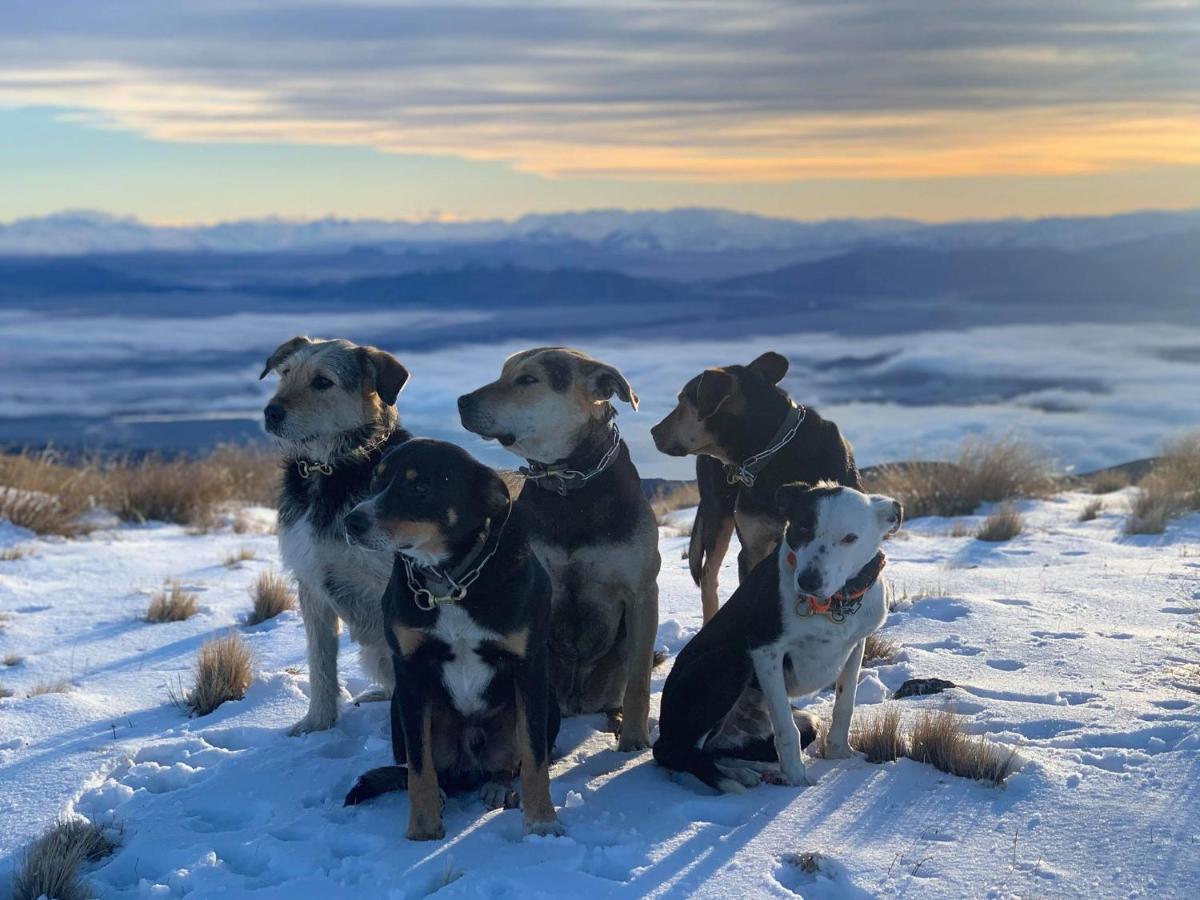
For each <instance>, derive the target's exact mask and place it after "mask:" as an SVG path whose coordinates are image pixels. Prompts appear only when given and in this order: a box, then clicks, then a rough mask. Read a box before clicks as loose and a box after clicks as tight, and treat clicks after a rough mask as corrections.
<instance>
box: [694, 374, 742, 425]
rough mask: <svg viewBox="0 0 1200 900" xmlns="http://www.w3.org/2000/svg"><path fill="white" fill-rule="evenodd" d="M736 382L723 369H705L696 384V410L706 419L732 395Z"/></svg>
mask: <svg viewBox="0 0 1200 900" xmlns="http://www.w3.org/2000/svg"><path fill="white" fill-rule="evenodd" d="M736 386H737V385H736V382H735V381H734V378H733V376H732V375H730V374H729V373H728V372H726V371H725V370H724V369H705V370H704V371H703V372H701V373H700V383H699V384H698V385H696V412H697V413H698V414H699V415H700V418H701V420H703V419H707V418H708V417H709V416H711V415H712V414H713V413H715V412H716V411H717V410H718V409H720V408H721V405H722V404H723V403H725V401H726V400H728V399H730V398H731V397H732V396H733V391H734V388H735V387H736Z"/></svg>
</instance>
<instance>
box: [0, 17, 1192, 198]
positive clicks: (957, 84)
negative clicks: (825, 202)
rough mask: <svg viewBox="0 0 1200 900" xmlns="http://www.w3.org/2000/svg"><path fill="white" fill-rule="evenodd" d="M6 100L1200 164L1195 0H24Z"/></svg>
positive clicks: (602, 171) (566, 144) (932, 161)
mask: <svg viewBox="0 0 1200 900" xmlns="http://www.w3.org/2000/svg"><path fill="white" fill-rule="evenodd" d="M0 104H4V105H43V106H56V107H64V108H70V109H75V110H83V111H85V113H86V114H88V115H91V116H95V117H96V121H97V122H99V123H102V124H107V125H110V126H115V127H121V128H128V129H133V130H136V131H139V132H142V133H145V134H147V135H150V136H152V137H155V138H159V139H164V140H170V141H214V140H215V141H242V142H245V141H288V142H303V143H316V144H347V145H358V146H369V147H373V148H377V149H381V150H385V151H389V152H395V153H419V154H448V155H455V156H461V157H465V158H468V159H481V160H494V161H502V162H505V163H509V164H511V165H513V166H515V167H516V168H518V169H522V170H525V171H531V172H536V173H539V174H543V175H548V176H561V177H571V176H591V175H594V176H619V177H622V178H636V177H650V178H657V179H663V178H667V179H673V178H678V179H695V180H739V181H740V180H746V181H761V180H774V179H795V178H896V177H929V176H931V175H932V176H937V175H979V174H1035V173H1064V172H1073V173H1074V172H1090V171H1108V170H1120V169H1128V168H1137V167H1142V166H1150V165H1164V164H1185V165H1188V164H1200V114H1198V109H1200V5H1198V4H1197V3H1195V2H1182V0H1181V2H1136V0H1073V2H1063V3H1055V4H1047V3H1045V2H1041V0H1038V2H1034V0H1001V2H993V3H988V4H977V3H959V2H954V0H944V2H942V0H938V2H935V0H861V2H860V0H845V2H825V3H806V2H772V0H741V2H739V0H716V2H709V0H684V2H671V0H663V2H657V0H656V2H650V0H609V2H583V0H547V2H522V3H493V2H486V0H477V2H474V3H462V2H456V0H440V2H426V3H416V2H385V0H354V2H339V3H332V2H315V0H290V2H284V0H267V2H261V0H206V2H203V3H201V2H196V3H190V4H186V5H185V4H175V3H170V4H167V3H161V2H156V0H113V2H105V3H96V2H94V0H64V2H55V3H46V2H44V0H7V2H6V3H5V4H4V5H3V7H0Z"/></svg>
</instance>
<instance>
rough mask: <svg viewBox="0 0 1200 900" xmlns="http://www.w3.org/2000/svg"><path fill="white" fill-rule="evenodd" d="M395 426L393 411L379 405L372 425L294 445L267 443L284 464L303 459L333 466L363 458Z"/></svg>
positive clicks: (284, 441)
mask: <svg viewBox="0 0 1200 900" xmlns="http://www.w3.org/2000/svg"><path fill="white" fill-rule="evenodd" d="M399 423H400V416H399V414H398V413H397V412H396V408H395V407H394V406H382V405H381V406H380V409H379V415H378V416H377V417H376V418H375V419H374V421H371V422H366V423H364V424H362V425H359V426H358V427H357V428H351V429H349V430H348V431H339V432H336V433H334V434H329V435H318V436H316V437H312V438H306V439H303V440H298V441H297V440H292V439H290V438H282V437H279V436H278V435H272V436H271V442H272V443H273V444H274V445H275V448H276V449H277V450H278V451H279V453H280V455H281V456H282V457H283V459H284V461H285V462H294V461H296V460H298V459H303V460H307V461H308V462H315V463H328V464H329V465H337V464H338V463H339V462H344V461H346V460H348V459H354V458H356V457H360V456H363V455H364V454H365V453H366V452H368V451H369V450H370V448H371V447H374V446H375V445H376V444H378V443H381V442H383V441H384V440H386V439H387V437H388V435H390V434H391V433H392V432H393V431H395V430H396V428H397V426H398V425H399Z"/></svg>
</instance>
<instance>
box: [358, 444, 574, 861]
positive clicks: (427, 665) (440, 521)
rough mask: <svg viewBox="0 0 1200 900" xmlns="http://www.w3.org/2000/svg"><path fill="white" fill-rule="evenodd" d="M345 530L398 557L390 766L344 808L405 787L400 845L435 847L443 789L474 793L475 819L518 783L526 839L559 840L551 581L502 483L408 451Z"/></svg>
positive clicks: (454, 453)
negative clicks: (553, 769) (553, 790)
mask: <svg viewBox="0 0 1200 900" xmlns="http://www.w3.org/2000/svg"><path fill="white" fill-rule="evenodd" d="M345 527H346V536H347V539H348V540H349V541H350V542H351V543H352V544H354V545H356V546H358V547H363V548H366V549H368V550H374V551H381V552H380V553H379V555H380V556H383V555H385V554H386V555H387V557H388V558H394V565H393V567H392V578H391V581H390V582H389V584H388V587H387V591H386V593H385V594H384V596H383V617H384V621H385V623H386V632H387V640H388V645H389V646H390V647H391V651H392V663H393V665H394V667H395V682H396V690H395V693H394V694H393V695H392V708H391V727H392V754H393V757H394V759H395V762H396V765H394V766H384V767H382V768H379V769H373V770H371V771H370V772H367V773H366V774H365V775H363V776H362V777H361V778H360V779H359V780H358V783H357V784H356V785H355V786H354V788H353V789H352V790H351V791H350V793H349V795H348V796H347V797H346V805H347V806H352V805H355V804H358V803H361V802H363V801H365V800H368V799H370V798H372V797H375V796H378V795H379V794H382V793H384V792H386V791H390V790H402V789H405V788H407V790H408V793H409V798H410V801H411V806H410V812H409V824H408V837H409V838H411V839H412V840H436V839H438V838H441V837H443V836H444V834H445V830H444V828H443V826H442V806H441V796H440V790H441V789H445V790H447V791H463V790H473V789H476V788H480V789H482V790H481V797H482V800H483V802H484V805H485V806H487V807H489V808H492V809H497V808H500V807H511V806H513V805H514V800H515V797H514V795H513V792H512V790H511V788H510V784H511V782H512V779H513V778H514V777H515V776H516V775H517V774H518V773H519V774H520V777H521V797H520V801H521V807H522V809H523V810H524V814H525V830H526V831H527V832H532V833H537V834H561V833H562V828H561V826H560V825H559V823H558V818H557V816H556V815H555V812H554V805H553V803H552V802H551V800H550V775H549V766H550V750H551V747H552V746H553V744H554V739H555V737H556V736H557V735H558V723H559V714H558V707H557V705H556V703H555V700H554V694H553V689H552V687H551V684H550V679H549V675H548V661H547V644H548V634H549V622H550V579H549V578H548V577H547V576H546V572H545V570H544V569H543V568H542V566H541V564H540V563H539V562H538V560H537V557H535V556H534V554H533V552H532V551H531V549H530V547H529V539H528V537H527V536H526V532H525V528H524V526H523V523H522V522H521V519H520V516H518V515H514V514H513V511H512V501H511V500H510V499H509V494H508V488H507V487H506V486H505V484H504V482H503V481H502V480H501V479H500V476H498V475H497V474H496V473H495V472H494V471H492V470H491V469H489V468H487V467H486V466H484V465H482V464H480V463H478V462H476V461H475V460H474V459H473V458H472V457H471V456H470V455H469V454H468V453H467V452H466V451H465V450H462V449H461V448H459V447H455V446H454V445H452V444H447V443H444V442H442V441H433V440H424V439H414V440H411V441H409V442H408V443H406V444H402V445H401V446H399V447H397V448H396V449H394V450H392V451H390V452H389V453H388V455H387V456H385V457H384V459H383V460H382V461H381V462H380V463H379V465H378V466H376V468H375V475H374V479H373V481H372V495H371V496H370V497H369V498H368V499H366V500H364V501H363V502H362V503H360V504H359V505H358V506H356V507H355V508H354V510H353V511H351V512H350V514H349V515H347V516H346V525H345Z"/></svg>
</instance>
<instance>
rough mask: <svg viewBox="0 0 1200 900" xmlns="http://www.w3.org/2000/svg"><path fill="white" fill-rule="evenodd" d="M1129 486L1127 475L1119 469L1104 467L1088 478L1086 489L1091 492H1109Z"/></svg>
mask: <svg viewBox="0 0 1200 900" xmlns="http://www.w3.org/2000/svg"><path fill="white" fill-rule="evenodd" d="M1127 487H1129V475H1128V473H1126V472H1123V471H1121V470H1120V469H1105V470H1103V471H1102V472H1096V473H1094V474H1093V475H1092V476H1091V477H1090V478H1089V479H1088V490H1090V491H1091V492H1092V493H1093V494H1111V493H1113V492H1114V491H1119V490H1121V489H1122V488H1127Z"/></svg>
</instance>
